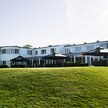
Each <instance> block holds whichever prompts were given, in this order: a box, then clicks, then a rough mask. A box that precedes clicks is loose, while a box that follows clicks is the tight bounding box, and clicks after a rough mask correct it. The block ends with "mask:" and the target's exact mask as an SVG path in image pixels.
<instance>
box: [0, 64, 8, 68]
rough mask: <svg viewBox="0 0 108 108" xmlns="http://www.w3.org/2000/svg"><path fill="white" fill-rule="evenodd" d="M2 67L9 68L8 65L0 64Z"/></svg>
mask: <svg viewBox="0 0 108 108" xmlns="http://www.w3.org/2000/svg"><path fill="white" fill-rule="evenodd" d="M0 68H8V66H7V65H0Z"/></svg>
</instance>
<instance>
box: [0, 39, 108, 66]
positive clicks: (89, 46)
mask: <svg viewBox="0 0 108 108" xmlns="http://www.w3.org/2000/svg"><path fill="white" fill-rule="evenodd" d="M96 48H104V49H106V51H108V41H97V42H93V43H84V44H78V45H75V44H73V45H55V46H51V45H49V46H47V47H39V48H24V47H19V46H2V47H0V65H8V66H9V67H11V60H12V59H14V58H17V57H19V56H21V57H24V58H27V59H28V58H29V59H30V60H31V62H33V60H34V58H36V59H37V58H39V59H40V57H44V56H47V55H50V54H53V53H59V54H63V55H66V56H67V57H68V58H70V60H71V62H74V63H77V62H78V63H88V64H89V65H92V61H95V60H100V59H104V57H103V56H102V55H99V56H95V55H83V53H85V52H89V51H92V50H94V49H96ZM31 64H33V63H31Z"/></svg>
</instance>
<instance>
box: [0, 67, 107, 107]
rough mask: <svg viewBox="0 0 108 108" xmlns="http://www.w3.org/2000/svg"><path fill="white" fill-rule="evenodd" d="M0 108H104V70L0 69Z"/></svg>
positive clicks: (105, 70)
mask: <svg viewBox="0 0 108 108" xmlns="http://www.w3.org/2000/svg"><path fill="white" fill-rule="evenodd" d="M0 108H108V68H103V67H99V68H94V67H92V68H90V67H87V68H61V69H60V68H55V69H44V68H43V69H0Z"/></svg>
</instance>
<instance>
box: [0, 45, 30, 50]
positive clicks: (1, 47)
mask: <svg viewBox="0 0 108 108" xmlns="http://www.w3.org/2000/svg"><path fill="white" fill-rule="evenodd" d="M4 47H17V48H25V49H32V48H26V47H20V46H1V47H0V48H4Z"/></svg>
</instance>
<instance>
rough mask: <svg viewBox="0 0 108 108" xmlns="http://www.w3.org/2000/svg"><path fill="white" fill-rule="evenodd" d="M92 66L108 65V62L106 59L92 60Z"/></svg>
mask: <svg viewBox="0 0 108 108" xmlns="http://www.w3.org/2000/svg"><path fill="white" fill-rule="evenodd" d="M93 65H94V66H108V63H107V61H106V60H100V61H97V60H96V61H94V62H93Z"/></svg>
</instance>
